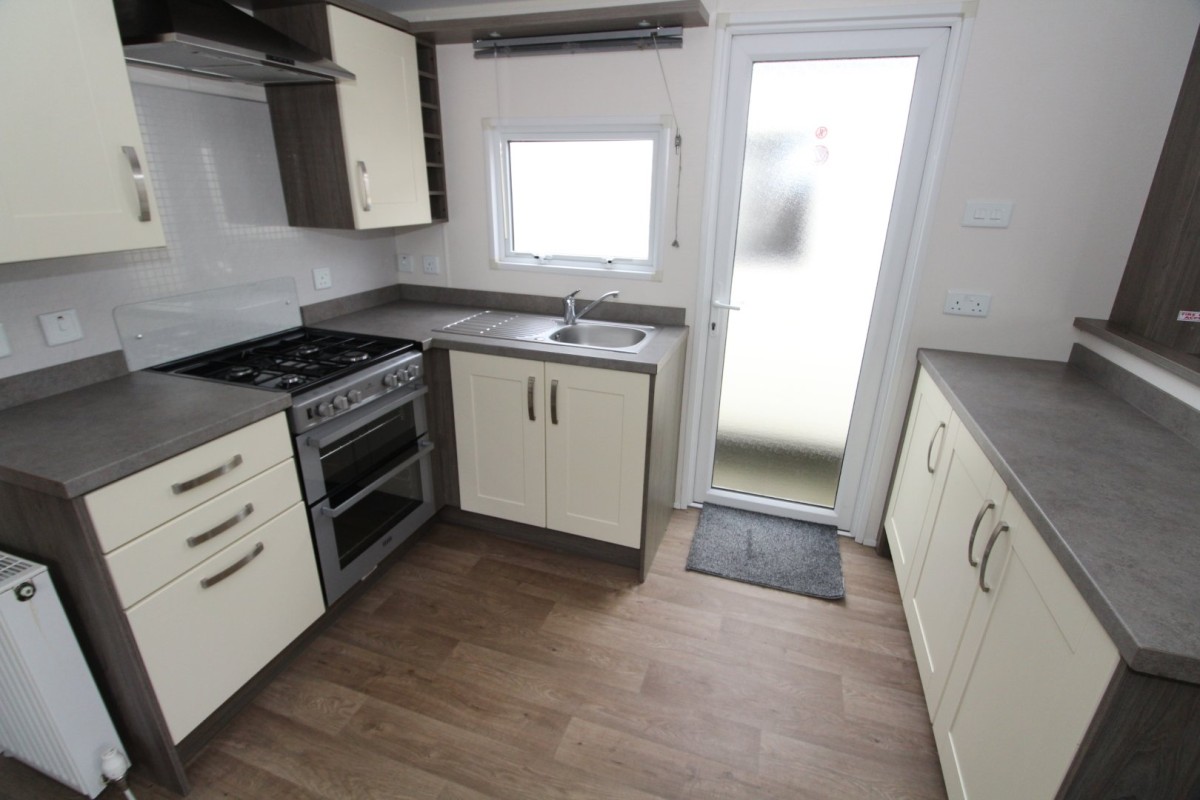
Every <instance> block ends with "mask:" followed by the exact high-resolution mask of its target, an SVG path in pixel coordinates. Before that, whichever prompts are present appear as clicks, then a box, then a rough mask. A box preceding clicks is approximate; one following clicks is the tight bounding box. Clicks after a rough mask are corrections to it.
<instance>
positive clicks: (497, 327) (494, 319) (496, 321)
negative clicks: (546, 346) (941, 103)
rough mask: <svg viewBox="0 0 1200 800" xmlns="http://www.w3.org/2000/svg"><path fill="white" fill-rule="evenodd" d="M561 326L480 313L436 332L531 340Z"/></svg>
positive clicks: (549, 320) (536, 319)
mask: <svg viewBox="0 0 1200 800" xmlns="http://www.w3.org/2000/svg"><path fill="white" fill-rule="evenodd" d="M562 324H563V323H562V320H559V319H555V318H546V317H527V316H524V315H522V314H510V313H507V312H504V311H480V312H479V313H478V314H472V315H471V316H469V317H465V318H463V319H460V320H458V321H457V322H451V323H450V324H449V325H447V326H445V327H444V328H438V330H439V331H442V332H444V333H466V334H471V335H473V336H494V337H496V338H497V339H532V338H535V337H538V336H545V335H546V334H548V333H550V332H551V331H553V330H554V329H556V328H558V327H560V326H561V325H562Z"/></svg>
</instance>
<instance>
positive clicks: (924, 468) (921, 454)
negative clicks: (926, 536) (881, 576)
mask: <svg viewBox="0 0 1200 800" xmlns="http://www.w3.org/2000/svg"><path fill="white" fill-rule="evenodd" d="M951 416H952V414H951V411H950V403H949V401H948V400H946V398H945V396H944V395H943V394H942V393H941V391H939V390H938V388H937V386H936V385H934V383H933V379H932V378H930V377H929V373H927V372H926V371H925V370H924V369H921V370H920V372H919V373H918V376H917V383H916V386H915V388H914V389H913V401H912V411H911V413H910V414H909V419H908V428H907V430H906V431H905V434H904V444H903V446H902V448H901V451H900V466H899V469H898V470H897V472H896V481H895V484H894V485H893V486H892V495H891V499H890V501H889V502H888V510H887V514H886V515H885V516H884V520H883V528H884V531H885V532H886V533H887V537H888V544H889V545H890V546H891V550H892V565H893V566H894V567H895V569H896V582H897V583H898V584H899V586H900V591H904V587H905V585H906V584H907V583H908V577H909V574H910V573H911V571H912V564H913V559H914V558H915V557H916V551H917V545H918V543H919V542H920V541H921V538H922V533H923V532H924V531H925V530H926V525H925V522H926V512H927V511H928V509H929V499H930V498H931V497H932V496H933V493H934V491H935V489H936V488H937V486H936V484H937V483H938V479H939V478H941V477H943V476H944V475H945V474H946V471H945V469H942V467H944V466H945V464H946V461H947V459H946V458H943V454H944V453H946V452H948V451H949V447H947V444H946V443H947V441H948V439H949V428H950V422H951Z"/></svg>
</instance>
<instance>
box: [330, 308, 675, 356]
mask: <svg viewBox="0 0 1200 800" xmlns="http://www.w3.org/2000/svg"><path fill="white" fill-rule="evenodd" d="M480 311H483V309H482V308H476V307H472V306H458V305H446V304H441V303H428V302H417V301H409V300H397V301H395V302H391V303H386V304H384V305H380V306H376V307H374V308H369V309H366V310H365V311H358V312H356V313H353V314H346V315H345V316H341V317H335V318H333V319H329V320H325V321H323V322H318V323H315V324H314V327H317V328H328V329H329V330H336V331H347V332H353V333H362V334H367V335H375V336H395V337H399V338H401V339H412V340H414V341H418V342H421V343H422V346H423V347H424V348H425V349H429V348H430V347H445V348H448V349H452V350H470V351H473V352H477V353H489V354H492V355H500V356H512V357H514V358H532V359H535V360H538V361H554V362H557V363H560V364H575V365H578V366H584V367H600V368H602V369H616V370H623V371H625V372H644V373H649V374H654V373H656V372H657V371H658V368H659V365H661V364H662V363H663V361H665V360H666V358H667V357H668V356H669V355H671V354H672V353H673V352H674V351H675V348H677V347H679V346H680V344H681V343H682V342H684V341H685V340H686V337H687V328H686V327H683V326H675V325H666V326H664V325H658V326H656V327H657V328H658V330H657V331H656V332H655V333H654V336H653V338H652V339H651V341H650V342H649V343H648V344H647V345H646V346H645V347H644V348H642V350H641V352H639V353H617V352H612V351H607V350H598V349H595V348H588V347H574V346H571V345H560V344H540V343H538V342H522V341H516V340H512V339H492V338H488V337H484V336H471V335H467V334H454V333H441V332H438V331H437V330H436V329H437V328H441V327H444V326H446V325H449V324H450V323H451V322H457V321H458V320H460V319H463V318H464V317H468V316H470V315H472V314H478V313H479V312H480Z"/></svg>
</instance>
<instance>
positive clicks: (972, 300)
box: [942, 292, 992, 317]
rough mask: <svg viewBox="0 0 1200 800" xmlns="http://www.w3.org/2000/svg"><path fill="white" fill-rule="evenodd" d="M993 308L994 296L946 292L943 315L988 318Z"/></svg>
mask: <svg viewBox="0 0 1200 800" xmlns="http://www.w3.org/2000/svg"><path fill="white" fill-rule="evenodd" d="M991 308H992V296H991V295H990V294H987V293H985V292H946V305H945V307H944V308H942V313H943V314H958V315H960V316H964V317H986V316H987V315H988V311H990V310H991Z"/></svg>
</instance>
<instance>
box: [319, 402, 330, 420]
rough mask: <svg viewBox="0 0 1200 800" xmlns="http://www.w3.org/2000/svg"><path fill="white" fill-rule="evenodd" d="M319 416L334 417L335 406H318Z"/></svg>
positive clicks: (326, 404)
mask: <svg viewBox="0 0 1200 800" xmlns="http://www.w3.org/2000/svg"><path fill="white" fill-rule="evenodd" d="M317 416H318V417H332V416H333V404H332V403H321V405H319V406H317Z"/></svg>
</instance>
